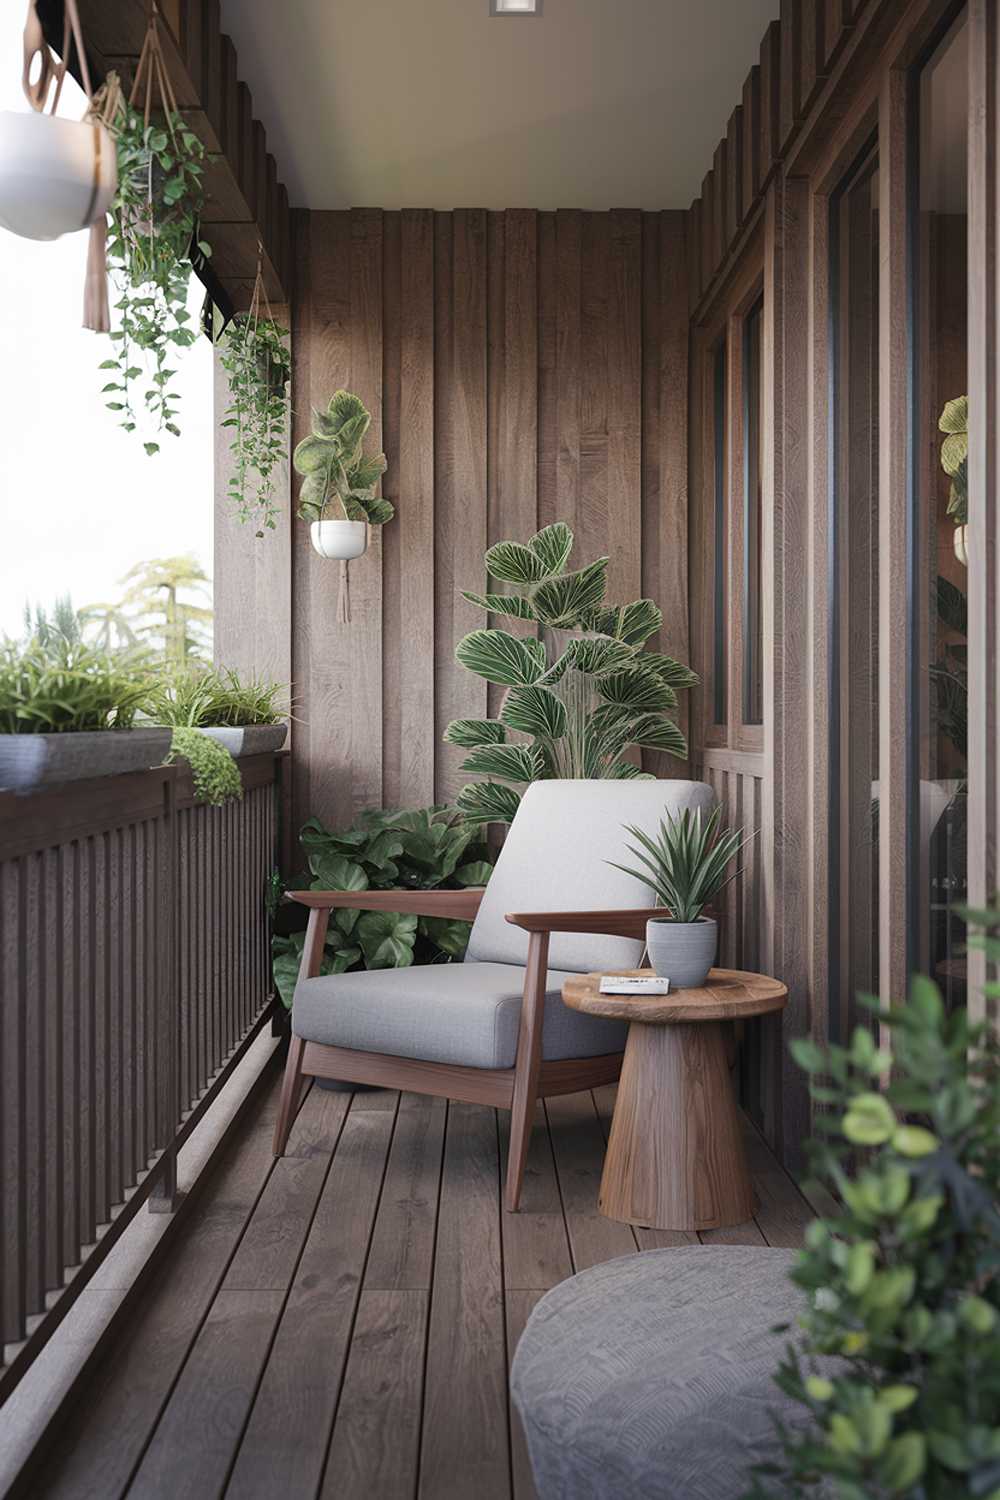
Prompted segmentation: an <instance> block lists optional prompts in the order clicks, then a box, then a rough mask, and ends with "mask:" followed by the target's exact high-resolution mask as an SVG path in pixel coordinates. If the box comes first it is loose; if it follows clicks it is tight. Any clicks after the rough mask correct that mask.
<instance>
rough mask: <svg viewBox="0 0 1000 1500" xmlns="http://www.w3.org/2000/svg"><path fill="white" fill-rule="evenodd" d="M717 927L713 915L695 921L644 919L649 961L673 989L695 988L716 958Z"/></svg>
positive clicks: (706, 975) (703, 979)
mask: <svg viewBox="0 0 1000 1500" xmlns="http://www.w3.org/2000/svg"><path fill="white" fill-rule="evenodd" d="M717 943H718V927H717V925H716V922H715V920H714V918H713V917H699V918H698V920H697V922H658V921H655V920H654V921H649V922H647V923H646V947H647V949H648V951H649V962H650V963H651V964H652V966H653V968H654V969H655V970H656V972H657V974H659V975H660V977H661V979H669V980H670V983H671V986H672V987H673V988H674V989H678V990H682V989H697V988H698V987H699V986H700V985H703V984H704V983H705V980H706V979H707V978H708V971H709V969H710V968H711V967H712V964H713V963H714V962H715V949H716V945H717Z"/></svg>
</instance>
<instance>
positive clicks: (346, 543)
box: [309, 521, 368, 562]
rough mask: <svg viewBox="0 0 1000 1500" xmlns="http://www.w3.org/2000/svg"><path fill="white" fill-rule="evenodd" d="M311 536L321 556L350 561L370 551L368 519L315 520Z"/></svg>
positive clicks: (311, 528)
mask: <svg viewBox="0 0 1000 1500" xmlns="http://www.w3.org/2000/svg"><path fill="white" fill-rule="evenodd" d="M309 536H310V538H311V540H312V544H313V547H314V549H315V550H316V551H317V552H318V553H319V555H320V557H328V558H335V559H337V560H339V561H340V562H350V561H351V559H352V558H355V557H361V556H362V555H363V553H365V552H367V551H368V522H367V521H313V523H312V525H311V526H310V527H309Z"/></svg>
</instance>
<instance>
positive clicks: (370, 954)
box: [354, 911, 417, 969]
mask: <svg viewBox="0 0 1000 1500" xmlns="http://www.w3.org/2000/svg"><path fill="white" fill-rule="evenodd" d="M354 931H355V935H356V937H357V940H358V942H359V943H360V944H361V949H362V952H363V953H364V956H365V965H366V967H367V968H369V969H407V968H409V966H410V965H411V964H412V962H413V944H414V942H415V940H416V936H417V919H416V917H415V916H412V915H410V914H409V913H407V914H405V915H404V914H403V913H402V912H395V911H366V912H362V914H361V917H360V919H359V921H358V925H357V927H356V928H355V929H354Z"/></svg>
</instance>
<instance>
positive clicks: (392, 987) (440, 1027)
mask: <svg viewBox="0 0 1000 1500" xmlns="http://www.w3.org/2000/svg"><path fill="white" fill-rule="evenodd" d="M568 977H569V976H568V975H566V974H562V973H559V972H558V971H557V970H556V971H554V970H551V969H550V970H549V983H548V994H547V995H546V1006H545V1021H544V1025H543V1028H542V1055H543V1057H545V1058H548V1059H549V1060H554V1059H556V1058H560V1057H597V1056H600V1055H601V1054H602V1053H605V1052H620V1051H621V1050H622V1048H623V1047H624V1046H625V1029H626V1028H625V1027H624V1026H622V1025H621V1024H620V1023H619V1022H617V1021H601V1020H598V1019H597V1018H596V1017H594V1016H583V1015H580V1013H579V1012H578V1011H575V1010H570V1009H569V1008H568V1006H565V1005H563V1003H562V998H561V995H562V984H563V980H564V979H566V978H568ZM523 993H524V969H523V968H520V967H518V966H516V965H514V964H475V963H472V964H470V963H464V964H423V965H419V966H417V967H415V968H412V969H369V970H367V971H362V972H360V973H357V974H337V975H330V976H328V977H326V978H322V979H304V980H300V982H299V983H298V984H297V985H296V987H295V1002H294V1005H293V1008H292V1030H293V1031H294V1032H295V1035H296V1036H300V1037H304V1038H305V1040H306V1041H307V1042H325V1043H326V1044H327V1045H329V1046H334V1047H352V1048H354V1049H355V1050H356V1051H360V1052H386V1053H388V1054H389V1055H390V1056H392V1057H419V1058H422V1059H423V1060H424V1061H425V1062H445V1063H461V1064H463V1065H464V1066H466V1067H472V1068H512V1067H513V1066H514V1058H515V1055H516V1053H517V1031H518V1025H519V1023H520V1019H521V997H522V995H523Z"/></svg>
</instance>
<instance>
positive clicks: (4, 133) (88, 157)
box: [0, 109, 118, 240]
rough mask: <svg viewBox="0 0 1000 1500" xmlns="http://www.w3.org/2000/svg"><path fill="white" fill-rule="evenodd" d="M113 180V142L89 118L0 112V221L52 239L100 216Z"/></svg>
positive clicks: (39, 237) (33, 237) (111, 192)
mask: <svg viewBox="0 0 1000 1500" xmlns="http://www.w3.org/2000/svg"><path fill="white" fill-rule="evenodd" d="M117 186H118V163H117V158H116V155H115V144H114V141H113V140H112V139H111V136H110V135H109V133H108V132H107V131H106V130H105V128H104V126H103V125H99V124H98V123H97V122H96V121H93V120H61V119H59V118H58V117H57V116H55V115H43V114H37V113H36V112H35V111H33V110H28V111H26V112H24V113H20V112H17V111H15V110H9V109H8V110H4V111H3V112H2V113H0V225H2V226H3V228H4V229H9V230H11V231H12V232H13V233H14V234H19V235H21V236H23V238H25V239H29V240H56V239H58V238H59V236H60V235H62V234H72V233H73V231H74V230H77V229H86V228H87V226H88V225H89V224H92V223H93V222H94V220H95V219H98V218H103V216H104V215H105V214H106V213H107V211H108V208H109V206H110V204H111V200H112V198H113V197H114V195H115V189H116V187H117Z"/></svg>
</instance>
